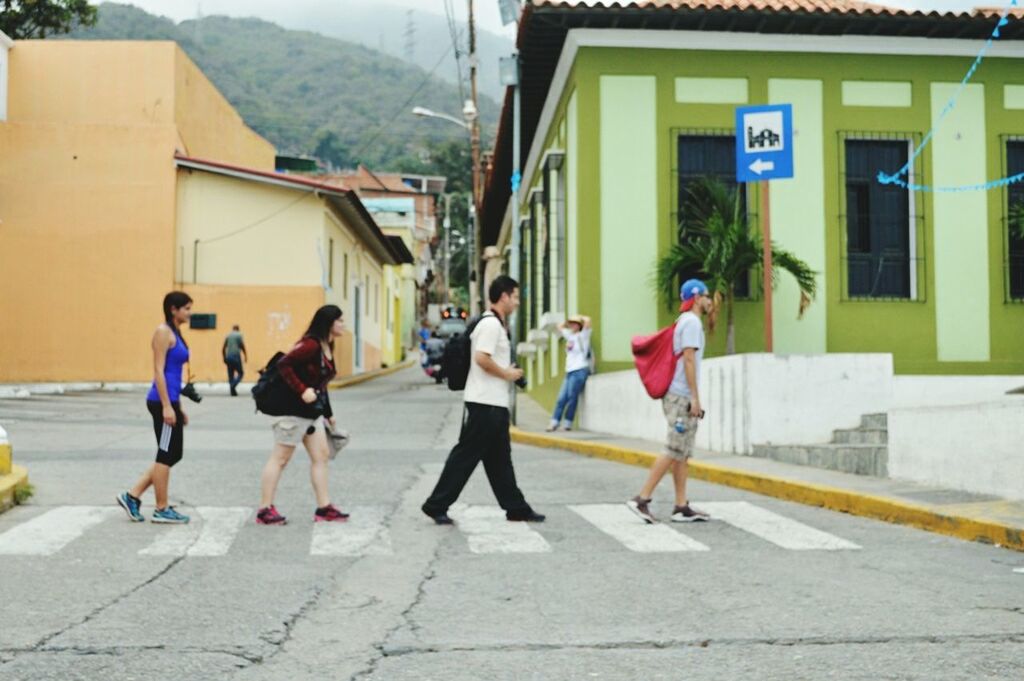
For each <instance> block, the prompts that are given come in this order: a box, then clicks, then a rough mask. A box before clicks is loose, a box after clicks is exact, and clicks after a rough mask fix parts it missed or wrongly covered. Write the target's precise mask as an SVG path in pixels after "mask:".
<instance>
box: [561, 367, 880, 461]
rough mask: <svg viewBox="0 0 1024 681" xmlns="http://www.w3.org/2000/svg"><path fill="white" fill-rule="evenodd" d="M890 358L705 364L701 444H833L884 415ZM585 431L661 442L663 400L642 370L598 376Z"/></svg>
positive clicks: (718, 447)
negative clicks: (866, 417) (839, 435)
mask: <svg viewBox="0 0 1024 681" xmlns="http://www.w3.org/2000/svg"><path fill="white" fill-rule="evenodd" d="M891 378H892V356H891V355H887V354H830V355H770V354H743V355H733V356H731V357H716V358H714V359H708V360H705V361H704V363H703V364H702V366H701V387H700V390H701V398H702V406H703V407H704V409H705V410H706V411H707V416H706V418H705V419H704V421H703V423H701V426H700V429H699V430H698V431H697V446H698V447H700V448H702V449H710V450H713V451H718V452H732V453H737V454H749V453H750V452H751V451H752V449H753V445H754V444H813V443H819V442H828V441H829V440H830V439H831V437H832V431H833V429H835V428H854V427H856V426H857V425H858V424H859V423H860V417H861V416H862V415H863V414H869V413H875V412H884V411H886V409H887V408H888V406H889V403H890V401H891V395H892V381H891ZM580 419H581V422H580V425H581V426H582V427H583V428H584V429H587V430H595V431H603V432H609V431H611V432H614V433H615V434H616V435H620V436H624V437H636V438H643V439H649V440H662V439H664V437H665V429H666V424H665V421H664V419H663V417H662V414H661V406H660V403H659V402H658V401H655V400H651V399H650V398H649V397H648V396H647V393H646V392H644V389H643V385H642V384H641V383H640V379H639V376H638V375H637V373H636V371H633V370H629V371H619V372H613V373H609V374H598V375H596V376H594V377H592V378H591V379H590V380H589V381H588V382H587V388H586V391H585V392H584V398H583V403H582V407H581V412H580Z"/></svg>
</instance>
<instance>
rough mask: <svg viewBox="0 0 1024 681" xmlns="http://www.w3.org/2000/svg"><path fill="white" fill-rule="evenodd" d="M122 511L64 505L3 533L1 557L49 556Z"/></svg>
mask: <svg viewBox="0 0 1024 681" xmlns="http://www.w3.org/2000/svg"><path fill="white" fill-rule="evenodd" d="M119 512H120V509H118V508H116V507H111V506H61V507H58V508H55V509H53V510H50V511H47V512H46V513H44V514H42V515H40V516H36V517H35V518H32V519H31V520H29V521H27V522H25V523H22V524H21V525H18V526H16V527H13V528H11V529H9V530H7V531H6V532H4V533H3V534H0V554H2V555H7V556H49V555H52V554H54V553H57V552H58V551H60V550H61V549H62V548H64V547H65V546H67V545H68V544H70V543H71V542H73V541H74V540H76V539H78V538H79V537H80V536H82V534H83V533H84V532H85V531H86V530H88V529H89V528H90V527H92V526H93V525H98V524H100V523H101V522H103V521H104V520H106V519H107V518H109V517H111V516H112V515H114V514H116V513H119Z"/></svg>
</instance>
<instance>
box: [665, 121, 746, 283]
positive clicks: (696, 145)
mask: <svg viewBox="0 0 1024 681" xmlns="http://www.w3.org/2000/svg"><path fill="white" fill-rule="evenodd" d="M678 145H679V146H678V153H679V161H678V164H679V177H678V181H679V187H678V202H679V214H678V215H677V216H676V217H677V220H678V222H679V224H678V225H677V227H678V238H679V239H680V241H682V240H685V239H686V228H685V225H686V223H687V221H689V220H692V219H693V217H694V209H693V205H692V197H691V196H690V190H691V188H692V186H693V182H694V181H695V180H697V179H699V178H703V177H712V178H714V179H716V180H719V181H721V182H722V183H723V184H724V185H725V186H727V187H730V188H732V189H737V190H738V192H739V198H740V215H741V216H743V217H744V219H746V215H747V197H746V191H744V188H743V186H738V185H737V183H736V139H735V138H734V137H731V136H729V137H727V136H724V135H680V136H679V140H678ZM705 276H706V275H705V273H703V272H686V273H684V274H683V275H682V276H681V277H680V282H679V283H680V284H681V283H682V282H683V281H685V280H686V279H689V278H691V277H699V278H705ZM735 292H736V296H737V297H738V298H749V297H750V275H749V273H748V274H745V275H743V276H741V277H740V278H739V280H738V281H737V282H736V287H735Z"/></svg>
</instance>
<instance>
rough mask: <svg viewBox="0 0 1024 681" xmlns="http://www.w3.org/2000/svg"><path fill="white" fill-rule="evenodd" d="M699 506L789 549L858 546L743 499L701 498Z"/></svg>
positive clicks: (839, 549)
mask: <svg viewBox="0 0 1024 681" xmlns="http://www.w3.org/2000/svg"><path fill="white" fill-rule="evenodd" d="M700 509H701V510H702V511H705V512H707V513H709V514H710V515H711V517H712V518H713V519H715V520H721V521H723V522H726V523H728V524H730V525H732V526H733V527H737V528H739V529H741V530H743V531H744V532H749V533H751V534H753V535H756V536H758V537H760V538H761V539H764V540H766V541H769V542H771V543H772V544H775V545H776V546H781V547H782V548H784V549H790V550H791V551H843V550H855V549H859V548H860V546H858V545H857V544H854V543H853V542H850V541H847V540H845V539H842V538H840V537H837V536H835V535H833V534H829V533H828V532H822V531H821V530H816V529H814V528H813V527H809V526H807V525H804V524H803V523H801V522H797V521H796V520H792V519H790V518H786V517H784V516H781V515H779V514H777V513H773V512H771V511H769V510H767V509H764V508H761V507H760V506H755V505H754V504H751V503H748V502H746V501H718V502H704V503H702V504H700Z"/></svg>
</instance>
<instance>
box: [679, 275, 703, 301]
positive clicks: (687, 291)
mask: <svg viewBox="0 0 1024 681" xmlns="http://www.w3.org/2000/svg"><path fill="white" fill-rule="evenodd" d="M707 293H708V285H707V284H705V283H704V282H703V281H701V280H700V279H687V280H686V281H685V282H684V283H683V285H682V286H680V287H679V300H681V301H683V302H684V303H685V302H686V301H688V300H693V299H694V298H696V297H697V296H700V295H707Z"/></svg>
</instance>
